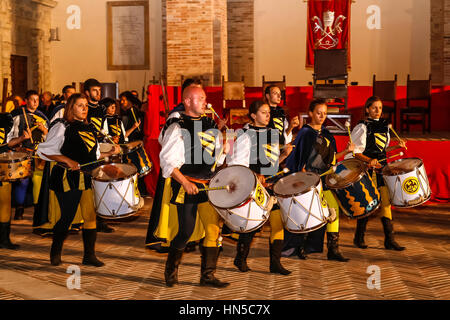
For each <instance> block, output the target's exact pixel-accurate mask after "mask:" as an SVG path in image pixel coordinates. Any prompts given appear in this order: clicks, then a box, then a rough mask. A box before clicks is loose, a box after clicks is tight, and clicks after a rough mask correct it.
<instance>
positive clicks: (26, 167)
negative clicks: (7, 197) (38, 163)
mask: <svg viewBox="0 0 450 320" xmlns="http://www.w3.org/2000/svg"><path fill="white" fill-rule="evenodd" d="M32 161H33V160H32V159H31V154H30V153H27V152H16V151H10V152H3V153H1V154H0V181H16V180H20V179H24V178H27V177H30V176H31V174H32V173H33V169H32Z"/></svg>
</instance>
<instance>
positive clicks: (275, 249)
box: [269, 240, 291, 276]
mask: <svg viewBox="0 0 450 320" xmlns="http://www.w3.org/2000/svg"><path fill="white" fill-rule="evenodd" d="M282 249H283V240H274V241H273V243H270V241H269V250H270V272H271V273H279V274H282V275H284V276H287V275H288V274H290V273H291V271H289V270H287V269H285V268H284V267H283V266H282V265H281V261H280V260H281V250H282Z"/></svg>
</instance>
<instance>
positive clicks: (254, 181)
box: [207, 164, 267, 210]
mask: <svg viewBox="0 0 450 320" xmlns="http://www.w3.org/2000/svg"><path fill="white" fill-rule="evenodd" d="M231 167H244V168H247V169H249V170H250V172H251V173H252V174H253V177H255V179H254V180H253V187H252V192H251V193H250V194H249V195H248V197H247V198H245V200H244V201H242V202H241V203H239V204H237V205H235V206H233V207H229V208H223V207H219V206H216V205H215V204H213V203H212V201H211V199H210V198H209V191H208V192H207V195H208V201H209V203H211V205H212V206H213V207H216V208H218V209H223V210H229V209H234V208H237V207H240V206H242V205H243V204H244V203H246V202H247V201H248V200H249V199H250V198H252V197H253V195H254V193H255V189H256V185H257V183H258V178H257V177H256V174H255V173H254V172H253V170H251V169H250V168H249V167H246V166H243V165H241V164H234V165H231V166H228V167H226V168H231ZM226 168H224V169H226ZM224 169H222V170H224ZM222 170H219V171H217V172H216V173H215V174H214V175H213V176H212V178H211V180H213V179H214V178H215V177H216V175H218V174H219V172H220V171H222ZM211 180H210V181H211ZM261 186H263V185H262V184H261ZM263 187H264V186H263ZM264 189H265V188H264ZM266 192H267V190H266Z"/></svg>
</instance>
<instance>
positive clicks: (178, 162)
mask: <svg viewBox="0 0 450 320" xmlns="http://www.w3.org/2000/svg"><path fill="white" fill-rule="evenodd" d="M161 146H162V148H161V152H160V153H159V160H160V166H161V172H162V176H163V177H164V178H169V177H170V176H171V175H172V172H173V169H175V168H178V169H179V168H181V166H182V165H183V164H184V161H185V160H184V140H183V135H182V133H181V127H180V125H179V124H177V123H174V124H172V125H171V126H169V128H168V129H167V130H166V133H165V134H164V137H163V139H162V143H161Z"/></svg>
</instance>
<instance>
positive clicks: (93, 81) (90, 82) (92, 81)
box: [83, 78, 102, 91]
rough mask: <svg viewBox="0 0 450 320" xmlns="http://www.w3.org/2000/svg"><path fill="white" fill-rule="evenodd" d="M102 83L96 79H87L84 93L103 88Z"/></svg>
mask: <svg viewBox="0 0 450 320" xmlns="http://www.w3.org/2000/svg"><path fill="white" fill-rule="evenodd" d="M101 86H102V85H101V83H100V82H98V80H96V79H92V78H91V79H87V80H86V81H85V82H84V84H83V90H84V91H89V90H91V88H92V87H101Z"/></svg>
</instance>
